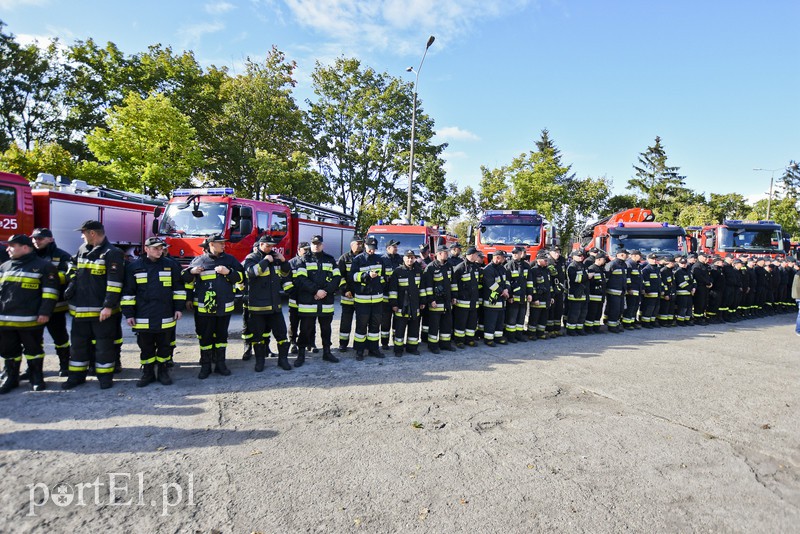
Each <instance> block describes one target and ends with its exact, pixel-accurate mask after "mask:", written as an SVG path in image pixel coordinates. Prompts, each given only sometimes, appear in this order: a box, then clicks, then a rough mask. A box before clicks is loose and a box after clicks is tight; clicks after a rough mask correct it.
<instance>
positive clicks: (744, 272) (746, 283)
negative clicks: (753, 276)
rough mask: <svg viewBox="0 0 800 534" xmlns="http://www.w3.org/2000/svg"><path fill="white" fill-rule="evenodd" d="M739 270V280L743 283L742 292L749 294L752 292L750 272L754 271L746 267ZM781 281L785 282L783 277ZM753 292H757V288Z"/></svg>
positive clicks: (743, 266)
mask: <svg viewBox="0 0 800 534" xmlns="http://www.w3.org/2000/svg"><path fill="white" fill-rule="evenodd" d="M737 270H738V271H739V280H741V282H742V291H743V292H744V293H749V292H750V273H749V271H751V270H752V269H748V268H747V266H746V265H742V266H741V267H740V268H739V269H737ZM781 281H782V282H783V281H784V280H783V276H781ZM753 291H755V288H753Z"/></svg>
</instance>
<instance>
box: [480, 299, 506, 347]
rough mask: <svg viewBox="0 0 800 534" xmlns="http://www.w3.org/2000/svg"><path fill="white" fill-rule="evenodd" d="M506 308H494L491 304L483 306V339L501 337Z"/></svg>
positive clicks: (488, 339)
mask: <svg viewBox="0 0 800 534" xmlns="http://www.w3.org/2000/svg"><path fill="white" fill-rule="evenodd" d="M505 318H506V310H505V307H504V306H502V305H501V306H499V307H497V308H494V307H492V306H484V307H483V329H484V331H483V339H485V340H486V341H493V340H495V339H500V338H502V337H503V327H504V326H505Z"/></svg>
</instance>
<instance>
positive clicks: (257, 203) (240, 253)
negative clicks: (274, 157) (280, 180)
mask: <svg viewBox="0 0 800 534" xmlns="http://www.w3.org/2000/svg"><path fill="white" fill-rule="evenodd" d="M162 215H163V216H162ZM155 216H156V221H154V222H153V232H154V233H155V234H157V235H158V236H160V237H162V238H163V239H164V240H165V241H166V242H167V244H169V245H170V249H169V252H170V254H171V255H172V256H173V257H175V258H176V259H177V260H178V261H179V262H181V263H182V264H184V265H188V264H189V262H191V260H192V258H194V257H195V256H198V255H200V254H202V253H203V250H202V249H201V248H200V244H201V243H202V242H203V240H204V239H205V238H206V237H208V236H210V235H215V234H222V235H224V236H225V238H227V239H228V240H229V243H228V247H227V248H226V249H225V250H226V252H227V253H228V254H231V255H232V256H234V257H235V258H236V259H237V260H239V261H243V260H244V258H245V256H247V255H248V254H249V253H250V252H252V250H253V245H254V244H255V242H256V241H257V240H258V238H259V237H260V236H261V235H262V234H264V233H267V234H269V235H271V236H273V237H275V238H277V239H278V241H279V244H278V245H277V246H276V247H275V249H276V250H278V251H279V252H281V253H282V254H284V255H285V256H286V257H287V259H288V258H292V257H294V256H295V255H296V254H297V245H298V243H299V242H301V241H310V240H311V237H312V236H314V235H317V234H319V235H322V237H323V240H324V241H325V252H327V253H328V254H331V255H333V256H334V257H336V258H338V257H339V255H341V254H342V252H343V251H346V250H349V249H350V240H351V239H352V237H353V234H354V231H355V227H354V226H353V217H351V216H349V215H347V214H345V213H342V212H339V211H336V210H332V209H329V208H325V207H323V206H317V205H316V204H310V203H308V202H303V201H301V200H297V199H295V198H292V197H286V196H282V195H271V196H270V197H269V202H265V201H261V200H250V199H247V198H238V197H236V196H235V194H234V191H233V189H232V188H230V187H212V188H196V189H178V190H175V191H173V193H172V198H170V200H169V202H168V203H167V205H166V208H165V209H164V210H160V209H159V210H157V211H156V214H155Z"/></svg>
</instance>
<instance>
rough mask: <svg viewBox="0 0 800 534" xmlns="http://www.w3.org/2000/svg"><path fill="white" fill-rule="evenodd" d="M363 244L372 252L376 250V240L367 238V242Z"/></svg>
mask: <svg viewBox="0 0 800 534" xmlns="http://www.w3.org/2000/svg"><path fill="white" fill-rule="evenodd" d="M364 244H365V245H366V246H367V248H371V249H373V250H374V249H376V248H378V240H377V239H375V238H374V237H368V238H367V240H366V241H364Z"/></svg>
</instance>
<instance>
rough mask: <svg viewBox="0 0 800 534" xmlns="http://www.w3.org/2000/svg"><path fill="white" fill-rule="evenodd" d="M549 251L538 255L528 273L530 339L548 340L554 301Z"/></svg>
mask: <svg viewBox="0 0 800 534" xmlns="http://www.w3.org/2000/svg"><path fill="white" fill-rule="evenodd" d="M547 258H548V255H547V251H545V250H540V251H539V252H537V253H536V261H535V262H534V263H533V265H531V270H530V271H528V287H529V289H530V294H531V302H530V306H529V311H528V330H527V333H526V334H527V336H528V339H530V340H531V341H533V340H534V339H547V313H548V310H549V309H550V305H551V304H552V303H553V299H552V296H551V294H552V281H551V280H550V270H549V269H548V268H547Z"/></svg>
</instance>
